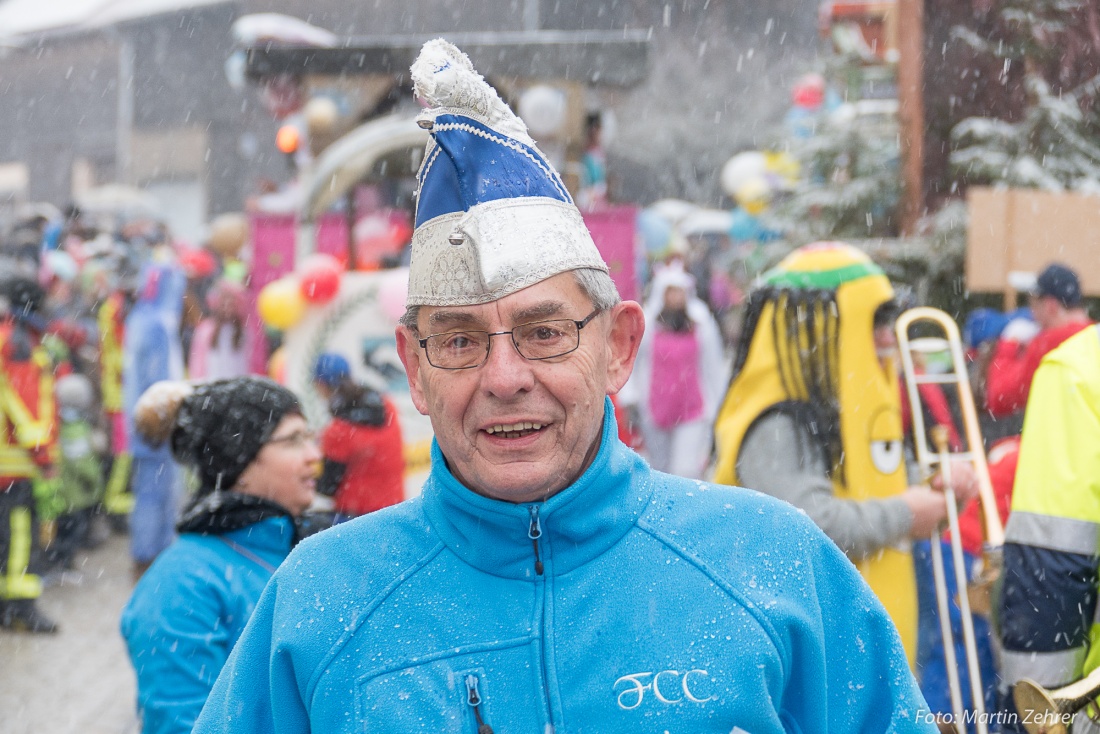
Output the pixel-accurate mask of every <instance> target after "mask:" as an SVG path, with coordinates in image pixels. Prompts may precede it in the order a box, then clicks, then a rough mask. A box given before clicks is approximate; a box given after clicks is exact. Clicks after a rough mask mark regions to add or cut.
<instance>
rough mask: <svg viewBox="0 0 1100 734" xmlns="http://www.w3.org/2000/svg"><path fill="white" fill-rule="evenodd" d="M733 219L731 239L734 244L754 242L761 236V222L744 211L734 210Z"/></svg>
mask: <svg viewBox="0 0 1100 734" xmlns="http://www.w3.org/2000/svg"><path fill="white" fill-rule="evenodd" d="M731 219H732V221H731V222H730V230H729V231H730V239H731V240H733V241H734V242H752V241H754V240H756V239H757V238H758V237H759V236H760V222H759V221H757V219H756V217H754V216H753V215H751V214H749V213H748V212H747V211H745V210H744V209H741V208H740V207H738V208H737V209H734V210H733V216H732V218H731Z"/></svg>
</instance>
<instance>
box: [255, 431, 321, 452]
mask: <svg viewBox="0 0 1100 734" xmlns="http://www.w3.org/2000/svg"><path fill="white" fill-rule="evenodd" d="M316 442H317V434H316V433H314V432H313V431H295V432H294V433H288V434H287V435H285V436H279V437H278V438H269V439H267V443H268V444H272V443H275V444H280V443H281V444H284V445H286V446H290V447H291V448H296V449H302V448H305V447H306V446H309V445H311V444H314V443H316Z"/></svg>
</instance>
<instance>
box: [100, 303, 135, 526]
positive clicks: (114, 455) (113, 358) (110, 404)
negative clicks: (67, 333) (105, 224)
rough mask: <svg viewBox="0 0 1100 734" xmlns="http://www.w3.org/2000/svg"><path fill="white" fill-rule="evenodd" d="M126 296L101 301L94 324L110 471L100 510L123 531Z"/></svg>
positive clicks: (128, 502) (127, 502)
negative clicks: (123, 370) (97, 342)
mask: <svg viewBox="0 0 1100 734" xmlns="http://www.w3.org/2000/svg"><path fill="white" fill-rule="evenodd" d="M126 313H127V305H126V296H125V295H124V294H123V292H122V291H121V290H115V291H114V292H113V293H110V294H109V295H107V297H106V298H105V299H104V300H103V303H102V305H100V307H99V311H98V312H97V314H96V320H97V322H98V326H99V385H100V396H101V398H102V401H103V416H104V418H105V419H106V421H107V425H108V428H109V430H110V437H111V470H110V474H109V476H108V478H107V485H106V491H105V493H104V496H103V509H104V510H105V511H106V512H107V515H108V516H109V517H110V518H111V519H112V521H113V524H114V525H115V526H116V527H119V526H122V527H124V526H125V524H126V518H127V516H128V515H129V514H130V513H131V512H132V511H133V509H134V495H133V493H132V492H131V491H130V467H131V464H132V462H133V457H132V456H131V454H130V450H129V446H128V444H127V441H126V416H125V414H124V413H123V402H122V365H123V354H122V345H123V334H124V324H125V321H126Z"/></svg>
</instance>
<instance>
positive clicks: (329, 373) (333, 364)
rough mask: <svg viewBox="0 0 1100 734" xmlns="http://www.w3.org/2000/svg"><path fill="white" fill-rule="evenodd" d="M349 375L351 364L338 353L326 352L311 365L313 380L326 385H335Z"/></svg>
mask: <svg viewBox="0 0 1100 734" xmlns="http://www.w3.org/2000/svg"><path fill="white" fill-rule="evenodd" d="M348 377H351V365H349V364H348V361H347V360H346V359H344V358H343V357H342V356H340V355H339V354H334V353H332V352H326V353H325V354H322V355H321V356H320V357H318V358H317V364H316V365H315V366H314V367H313V380H314V381H315V382H319V383H321V384H322V385H326V386H328V387H336V386H337V385H339V384H340V383H341V382H343V381H344V380H345V379H347V378H348Z"/></svg>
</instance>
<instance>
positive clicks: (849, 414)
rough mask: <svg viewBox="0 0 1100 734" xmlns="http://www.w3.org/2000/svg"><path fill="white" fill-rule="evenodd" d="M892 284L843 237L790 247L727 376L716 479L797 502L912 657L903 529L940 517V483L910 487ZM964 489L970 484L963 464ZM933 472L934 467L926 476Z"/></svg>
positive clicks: (925, 533) (916, 534) (927, 530)
mask: <svg viewBox="0 0 1100 734" xmlns="http://www.w3.org/2000/svg"><path fill="white" fill-rule="evenodd" d="M893 304H894V291H893V288H892V287H891V285H890V281H889V280H888V279H887V278H886V276H885V274H884V273H883V272H882V270H881V269H880V268H879V267H878V266H877V265H875V264H874V263H873V262H872V261H871V260H870V259H869V258H868V257H867V256H866V255H865V254H863V253H862V252H860V251H859V250H857V249H855V248H853V247H850V246H848V245H845V244H842V243H839V242H821V243H815V244H813V245H806V246H805V247H802V248H799V249H798V250H795V251H794V252H793V253H791V254H790V255H789V256H787V258H785V259H784V260H783V261H782V262H781V263H780V264H779V265H778V266H777V267H776V268H775V269H774V270H772V271H770V272H768V273H767V274H765V276H764V284H763V285H762V286H761V287H760V288H758V289H757V290H756V291H754V292H753V293H752V294H751V296H750V298H749V302H748V307H747V310H746V316H745V324H744V327H743V329H742V334H741V343H740V345H739V347H738V353H737V356H736V361H735V363H734V370H733V371H734V374H733V379H732V381H731V383H730V387H729V391H728V392H727V394H726V397H725V400H724V402H723V404H722V407H721V409H720V410H719V413H718V419H717V421H716V423H715V447H716V451H717V465H716V473H715V481H716V482H719V483H723V484H740V485H741V486H744V487H748V488H751V489H756V490H759V491H762V492H764V493H766V494H770V495H772V496H775V497H779V498H780V499H783V500H786V501H788V502H790V503H791V504H793V505H795V506H796V507H799V508H801V509H803V510H804V511H805V512H806V514H807V515H809V516H810V518H811V519H812V520H814V522H816V523H817V525H818V526H819V527H820V528H821V529H822V530H824V531H825V534H826V535H828V536H829V537H830V538H831V539H832V540H833V541H834V542H835V543H836V544H837V545H838V546H839V547H840V549H841V550H843V551H844V552H845V553H846V554H847V555H848V557H849V558H850V559H851V560H852V561H853V563H855V564H856V567H857V568H858V569H859V571H860V573H861V574H863V577H864V578H865V579H866V580H867V583H868V584H869V585H870V586H871V589H872V590H873V591H874V592H875V594H876V595H877V596H878V598H879V600H880V601H881V602H882V603H883V605H884V606H885V607H886V610H887V612H889V614H890V617H891V618H892V619H893V620H894V624H895V625H896V626H897V628H898V632H899V633H900V634H901V639H902V642H903V643H904V645H905V649H906V652H907V654H908V656H909V661H910V665H913V663H914V661H915V654H916V633H917V590H916V578H915V575H914V569H913V559H912V556H911V553H910V541H911V540H912V539H918V538H928V537H929V536H931V534H932V532H933V531H934V530H935V529H936V527H937V526H938V525H939V523H940V522H941V521H943V520H944V519H945V518H946V514H947V506H946V503H945V501H944V498H943V495H942V494H940V493H939V492H935V491H932V490H931V489H929V488H928V487H925V486H912V487H910V486H908V482H907V477H906V467H905V462H904V461H903V458H904V457H903V454H904V452H903V445H902V438H903V434H902V413H901V402H900V401H901V393H900V389H899V386H898V378H897V374H896V370H895V367H894V363H893V359H892V358H890V357H889V356H887V355H888V354H891V353H892V351H893V350H894V349H896V346H897V342H896V339H895V337H894V332H893V315H894V309H895V308H896V307H895V306H894V305H893ZM964 474H965V476H966V480H965V481H962V482H956V492H957V494H958V496H959V498H960V499H961V500H963V501H966V500H967V499H969V498H970V497H972V496H973V495H974V494H975V493H976V485H975V484H974V482H973V474H972V472H971V473H969V474H966V473H965V470H964V469H962V467H959V469H958V473H957V474H956V478H957V479H959V478H962V477H963V476H964ZM937 481H938V477H937V478H935V479H934V480H933V485H935V484H936V482H937Z"/></svg>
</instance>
